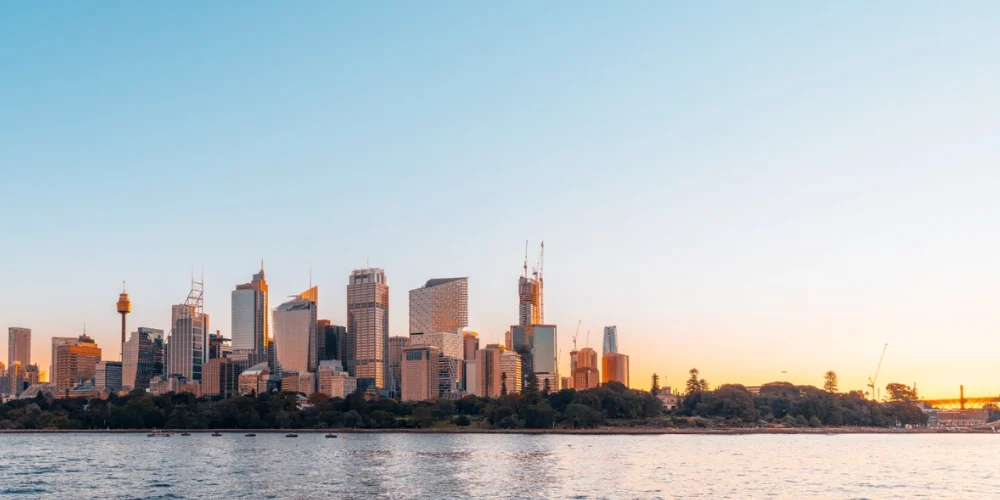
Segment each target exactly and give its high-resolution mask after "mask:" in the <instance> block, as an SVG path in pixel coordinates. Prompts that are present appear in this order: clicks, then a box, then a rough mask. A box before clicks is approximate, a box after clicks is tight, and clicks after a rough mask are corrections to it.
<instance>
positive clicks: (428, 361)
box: [400, 344, 441, 401]
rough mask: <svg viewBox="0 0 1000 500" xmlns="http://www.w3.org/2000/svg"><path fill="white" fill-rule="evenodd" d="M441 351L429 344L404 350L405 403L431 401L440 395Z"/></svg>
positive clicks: (408, 347)
mask: <svg viewBox="0 0 1000 500" xmlns="http://www.w3.org/2000/svg"><path fill="white" fill-rule="evenodd" d="M440 357H441V350H440V349H438V348H437V347H434V346H432V345H427V344H420V345H409V346H406V347H404V348H403V366H402V373H403V380H402V396H401V397H400V399H401V400H403V401H430V400H435V399H437V398H438V396H439V395H440V390H439V385H440V384H439V381H438V376H439V373H440V371H439V367H440Z"/></svg>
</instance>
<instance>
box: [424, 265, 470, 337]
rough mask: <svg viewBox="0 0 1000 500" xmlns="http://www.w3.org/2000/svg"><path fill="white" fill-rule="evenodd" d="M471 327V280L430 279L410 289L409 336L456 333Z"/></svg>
mask: <svg viewBox="0 0 1000 500" xmlns="http://www.w3.org/2000/svg"><path fill="white" fill-rule="evenodd" d="M467 326H469V278H440V279H432V280H428V281H427V283H425V284H424V286H423V287H422V288H417V289H415V290H410V335H413V334H414V333H436V332H457V331H459V330H461V329H463V328H465V327H467Z"/></svg>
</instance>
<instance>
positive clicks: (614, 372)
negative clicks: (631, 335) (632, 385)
mask: <svg viewBox="0 0 1000 500" xmlns="http://www.w3.org/2000/svg"><path fill="white" fill-rule="evenodd" d="M601 382H602V383H604V384H606V383H608V382H621V383H622V384H625V387H628V382H629V380H628V356H626V355H624V354H622V353H618V352H612V353H608V354H605V355H604V357H602V358H601Z"/></svg>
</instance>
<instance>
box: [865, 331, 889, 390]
mask: <svg viewBox="0 0 1000 500" xmlns="http://www.w3.org/2000/svg"><path fill="white" fill-rule="evenodd" d="M888 347H889V343H888V342H886V344H885V345H884V346H882V355H881V356H879V358H878V366H877V367H875V376H873V377H871V378H869V379H868V387H869V388H871V390H872V392H871V394H872V398H874V399H876V400H878V396H876V395H875V381H877V380H878V373H879V372H880V371H882V360H883V359H885V350H886V348H888Z"/></svg>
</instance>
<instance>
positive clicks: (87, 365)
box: [53, 334, 101, 391]
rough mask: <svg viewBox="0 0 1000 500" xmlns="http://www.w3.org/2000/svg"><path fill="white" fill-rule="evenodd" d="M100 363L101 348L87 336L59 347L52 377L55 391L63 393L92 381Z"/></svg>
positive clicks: (81, 336)
mask: <svg viewBox="0 0 1000 500" xmlns="http://www.w3.org/2000/svg"><path fill="white" fill-rule="evenodd" d="M100 361H101V348H100V347H98V346H97V343H96V342H94V339H92V338H90V337H88V336H87V334H83V335H80V336H79V337H77V340H76V342H75V343H73V344H72V345H60V346H59V347H57V348H56V361H55V365H56V372H55V374H54V377H53V381H54V384H55V386H56V389H58V390H59V391H65V390H68V389H72V388H73V387H75V386H76V385H78V384H79V383H81V382H89V381H92V380H93V379H94V374H95V371H96V369H97V363H99V362H100Z"/></svg>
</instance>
